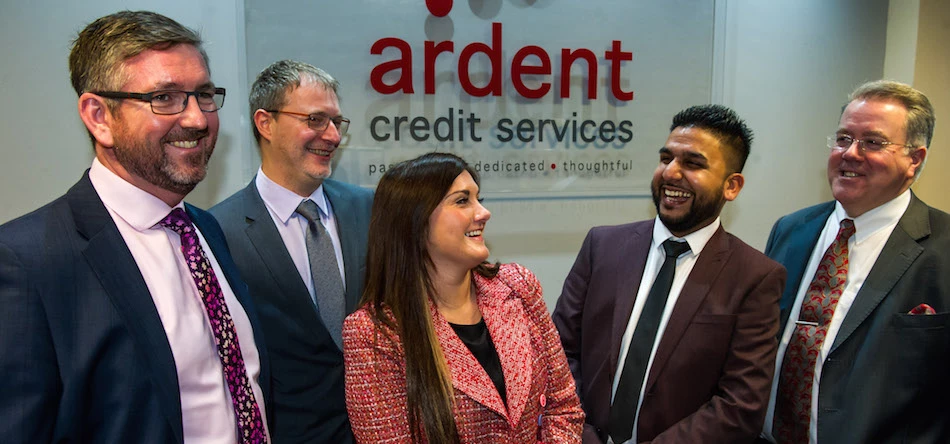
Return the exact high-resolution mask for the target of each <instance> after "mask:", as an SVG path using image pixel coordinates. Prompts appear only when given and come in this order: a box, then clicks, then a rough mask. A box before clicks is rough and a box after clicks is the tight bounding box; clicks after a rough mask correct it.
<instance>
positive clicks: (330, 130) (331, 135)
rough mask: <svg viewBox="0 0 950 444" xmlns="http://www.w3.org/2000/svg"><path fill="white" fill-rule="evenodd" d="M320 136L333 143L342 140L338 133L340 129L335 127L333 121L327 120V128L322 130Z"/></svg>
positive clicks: (335, 143)
mask: <svg viewBox="0 0 950 444" xmlns="http://www.w3.org/2000/svg"><path fill="white" fill-rule="evenodd" d="M320 137H321V138H322V139H324V140H328V141H330V142H331V143H333V144H334V145H339V144H340V141H342V140H343V136H341V135H340V129H339V128H337V127H336V124H335V123H333V121H332V120H331V121H329V122H327V128H326V129H325V130H323V134H321V135H320Z"/></svg>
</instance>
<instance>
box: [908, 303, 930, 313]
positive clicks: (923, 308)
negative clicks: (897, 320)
mask: <svg viewBox="0 0 950 444" xmlns="http://www.w3.org/2000/svg"><path fill="white" fill-rule="evenodd" d="M907 314H912V315H932V314H937V311H936V310H934V308H933V307H931V306H929V305H927V304H920V305H918V306H916V307H914V309H913V310H911V311H909V312H907Z"/></svg>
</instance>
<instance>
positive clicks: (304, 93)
mask: <svg viewBox="0 0 950 444" xmlns="http://www.w3.org/2000/svg"><path fill="white" fill-rule="evenodd" d="M286 103H287V104H288V105H290V104H293V105H297V106H300V107H303V108H304V109H305V111H304V112H307V113H315V112H325V113H328V114H336V113H339V111H340V102H339V100H338V99H337V97H336V93H335V92H333V90H332V89H330V88H327V87H325V86H324V85H322V84H320V83H317V82H314V81H313V80H310V79H308V78H306V77H304V78H302V79H300V86H298V87H296V88H291V89H290V92H289V93H287V100H286Z"/></svg>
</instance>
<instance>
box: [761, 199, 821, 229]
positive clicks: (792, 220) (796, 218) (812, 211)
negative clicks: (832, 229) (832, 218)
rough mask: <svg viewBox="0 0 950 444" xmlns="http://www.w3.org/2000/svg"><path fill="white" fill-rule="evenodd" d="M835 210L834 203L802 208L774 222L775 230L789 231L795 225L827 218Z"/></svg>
mask: <svg viewBox="0 0 950 444" xmlns="http://www.w3.org/2000/svg"><path fill="white" fill-rule="evenodd" d="M834 209H835V201H833V200H832V201H828V202H822V203H820V204H818V205H812V206H810V207H805V208H802V209H800V210H798V211H795V212H792V213H789V214H786V215H784V216H782V217H780V218H779V219H778V220H777V221H776V222H775V229H791V228H794V227H796V226H797V225H799V224H801V223H803V222H805V221H809V220H812V219H815V218H817V217H822V218H827V217H828V215H829V214H831V212H832V211H834Z"/></svg>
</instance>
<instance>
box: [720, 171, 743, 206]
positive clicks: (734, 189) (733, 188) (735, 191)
mask: <svg viewBox="0 0 950 444" xmlns="http://www.w3.org/2000/svg"><path fill="white" fill-rule="evenodd" d="M743 185H745V177H743V176H742V173H732V174H730V175H729V176H728V177H726V182H725V184H724V185H723V187H722V197H723V198H725V199H726V200H728V201H730V202H731V201H733V200H735V199H736V198H737V197H739V191H742V186H743Z"/></svg>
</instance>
